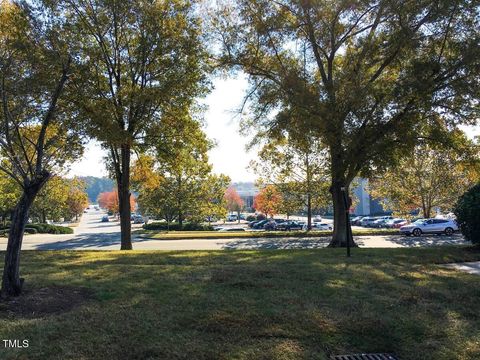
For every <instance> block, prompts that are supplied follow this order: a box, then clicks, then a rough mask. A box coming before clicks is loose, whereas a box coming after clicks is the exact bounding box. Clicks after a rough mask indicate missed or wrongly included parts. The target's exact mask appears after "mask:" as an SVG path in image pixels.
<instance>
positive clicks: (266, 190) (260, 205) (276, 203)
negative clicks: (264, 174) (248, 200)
mask: <svg viewBox="0 0 480 360" xmlns="http://www.w3.org/2000/svg"><path fill="white" fill-rule="evenodd" d="M281 207H282V195H281V193H280V192H279V191H278V189H277V188H276V187H275V186H274V185H267V186H265V187H263V188H262V189H261V190H260V191H259V193H258V194H257V195H255V198H254V199H253V208H254V209H255V210H256V211H260V212H261V213H263V214H265V215H266V216H267V217H268V216H270V217H273V216H274V215H275V214H278V213H279V211H280V209H281Z"/></svg>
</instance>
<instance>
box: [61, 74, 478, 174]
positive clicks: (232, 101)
mask: <svg viewBox="0 0 480 360" xmlns="http://www.w3.org/2000/svg"><path fill="white" fill-rule="evenodd" d="M246 88H247V81H246V78H245V77H241V76H240V77H237V78H235V79H232V78H230V79H216V80H214V90H213V91H212V92H211V93H210V95H209V96H208V97H207V98H206V99H205V102H206V104H207V105H208V111H207V112H206V114H205V121H206V128H205V132H206V133H207V136H208V137H209V138H210V139H213V140H215V142H216V143H217V146H216V147H215V148H214V149H212V150H211V151H210V152H209V157H210V162H211V163H212V165H213V170H214V172H215V173H218V174H219V173H223V174H226V175H228V176H230V178H231V179H232V181H234V182H239V181H254V180H255V175H254V174H253V173H252V172H251V171H249V170H248V169H247V168H248V164H249V162H250V161H251V160H252V159H253V157H254V153H253V152H250V153H248V152H246V150H245V145H246V143H247V142H248V139H246V138H244V137H242V136H240V134H239V118H238V116H236V115H235V110H236V109H238V107H239V106H240V104H241V102H242V99H243V95H244V92H245V90H246ZM463 129H464V131H466V132H467V134H468V135H469V136H470V137H472V138H473V137H474V136H477V135H480V125H479V126H477V127H475V128H472V127H470V128H463ZM104 156H105V152H104V151H103V150H102V149H101V147H100V146H99V144H98V143H96V142H94V141H91V142H90V143H89V144H88V145H87V148H86V150H85V154H84V157H83V159H82V160H81V161H79V162H77V163H75V164H73V165H72V166H71V170H70V175H71V176H74V175H79V176H88V175H91V176H106V170H105V165H104V162H103V157H104Z"/></svg>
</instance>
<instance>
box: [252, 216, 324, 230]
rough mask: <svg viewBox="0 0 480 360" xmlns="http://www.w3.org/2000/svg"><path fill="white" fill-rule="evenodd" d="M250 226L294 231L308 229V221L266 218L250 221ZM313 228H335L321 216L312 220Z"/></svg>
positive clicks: (258, 228)
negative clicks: (323, 220)
mask: <svg viewBox="0 0 480 360" xmlns="http://www.w3.org/2000/svg"><path fill="white" fill-rule="evenodd" d="M248 227H249V228H252V229H257V230H260V229H263V230H277V231H293V230H306V229H307V223H306V222H305V221H296V220H285V219H266V220H256V221H251V222H249V223H248ZM312 229H313V230H333V227H332V224H327V223H325V222H322V219H321V218H319V217H318V218H315V219H314V220H313V222H312Z"/></svg>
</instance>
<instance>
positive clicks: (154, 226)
mask: <svg viewBox="0 0 480 360" xmlns="http://www.w3.org/2000/svg"><path fill="white" fill-rule="evenodd" d="M143 228H144V229H145V230H159V231H162V230H163V231H165V230H169V231H181V230H184V231H212V230H213V227H212V226H210V225H202V224H197V223H185V224H183V226H180V224H179V223H170V225H169V226H168V225H167V223H166V222H153V223H149V224H145V225H143Z"/></svg>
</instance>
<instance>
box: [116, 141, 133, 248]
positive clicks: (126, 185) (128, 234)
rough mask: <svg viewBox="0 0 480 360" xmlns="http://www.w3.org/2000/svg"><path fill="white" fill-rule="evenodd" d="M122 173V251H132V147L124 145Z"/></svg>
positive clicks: (118, 183) (118, 184)
mask: <svg viewBox="0 0 480 360" xmlns="http://www.w3.org/2000/svg"><path fill="white" fill-rule="evenodd" d="M120 154H121V157H122V161H121V172H120V174H117V186H118V209H119V212H120V231H121V235H120V250H132V222H131V213H132V209H131V208H130V196H131V194H130V146H129V145H122V147H121V149H120Z"/></svg>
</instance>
